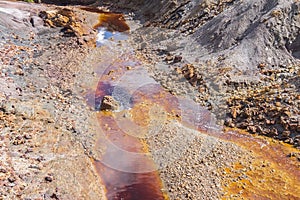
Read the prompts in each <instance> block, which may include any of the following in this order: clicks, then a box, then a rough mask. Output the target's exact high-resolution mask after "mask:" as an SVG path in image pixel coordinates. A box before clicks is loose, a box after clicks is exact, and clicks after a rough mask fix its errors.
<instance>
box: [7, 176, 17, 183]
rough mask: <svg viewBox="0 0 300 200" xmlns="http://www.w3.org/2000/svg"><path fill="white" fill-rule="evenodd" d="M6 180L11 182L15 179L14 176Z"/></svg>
mask: <svg viewBox="0 0 300 200" xmlns="http://www.w3.org/2000/svg"><path fill="white" fill-rule="evenodd" d="M8 181H9V182H10V183H13V182H15V181H16V179H15V178H14V177H9V178H8Z"/></svg>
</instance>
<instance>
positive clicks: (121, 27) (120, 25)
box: [80, 7, 130, 32]
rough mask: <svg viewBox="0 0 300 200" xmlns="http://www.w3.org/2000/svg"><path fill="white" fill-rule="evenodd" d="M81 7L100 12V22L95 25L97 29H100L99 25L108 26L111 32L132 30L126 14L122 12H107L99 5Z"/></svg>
mask: <svg viewBox="0 0 300 200" xmlns="http://www.w3.org/2000/svg"><path fill="white" fill-rule="evenodd" d="M80 9H82V10H85V11H88V12H94V13H99V18H98V20H99V22H98V24H96V25H94V28H95V29H98V28H99V27H106V28H107V30H108V31H111V32H113V31H118V32H126V31H129V30H130V27H129V26H128V24H127V23H126V20H125V18H124V15H123V14H121V13H113V12H107V11H103V10H101V9H99V8H97V7H81V8H80Z"/></svg>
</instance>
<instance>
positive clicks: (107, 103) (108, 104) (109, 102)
mask: <svg viewBox="0 0 300 200" xmlns="http://www.w3.org/2000/svg"><path fill="white" fill-rule="evenodd" d="M118 109H119V104H118V102H117V101H116V100H115V99H114V98H113V97H112V96H108V95H106V96H104V97H103V99H102V102H101V107H100V110H118Z"/></svg>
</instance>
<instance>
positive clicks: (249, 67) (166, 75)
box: [0, 0, 300, 199]
mask: <svg viewBox="0 0 300 200" xmlns="http://www.w3.org/2000/svg"><path fill="white" fill-rule="evenodd" d="M46 3H53V4H50V5H48V4H28V3H24V2H14V1H2V2H0V37H1V41H0V54H1V58H0V63H1V65H0V72H1V74H0V79H1V86H0V116H1V121H0V130H1V135H0V136H1V141H0V149H1V155H0V157H1V158H0V186H1V187H0V199H107V197H106V193H107V190H106V188H107V187H108V186H106V185H104V184H103V181H102V180H101V175H100V174H99V170H98V171H97V169H96V167H95V161H98V160H101V155H103V152H102V151H103V149H101V148H98V147H97V141H98V137H99V135H98V131H99V122H98V121H97V120H98V118H97V115H98V114H97V112H99V110H97V109H95V108H96V107H95V105H92V106H91V104H89V103H88V102H87V100H88V99H87V96H88V94H90V93H91V92H92V93H93V91H94V90H95V88H97V84H98V81H99V76H100V75H103V74H104V73H106V71H105V69H106V67H107V66H109V65H111V64H112V63H113V64H115V63H118V62H120V60H122V59H119V58H120V57H126V58H127V56H128V59H132V57H134V59H136V60H138V62H140V63H141V65H142V66H143V68H144V72H145V73H146V75H145V77H147V78H149V79H150V78H151V77H152V78H153V79H154V80H155V81H157V82H158V83H159V84H160V85H161V86H162V88H164V91H166V92H167V93H170V94H172V95H173V96H175V97H178V98H181V97H183V98H186V99H192V100H193V102H197V103H198V104H197V106H199V105H200V106H201V109H203V110H204V109H205V110H206V111H207V112H209V113H211V114H212V116H215V118H216V124H218V125H220V127H219V126H218V129H217V131H212V132H211V133H210V132H207V131H198V130H195V127H194V126H189V125H188V124H185V123H183V121H180V120H179V121H178V120H174V118H173V116H172V117H170V118H167V120H166V119H165V118H159V116H161V114H156V115H154V116H152V117H153V118H154V119H156V120H158V121H159V120H161V121H159V123H160V124H164V126H163V127H164V129H163V134H157V135H154V136H153V137H149V138H147V139H145V141H143V142H145V143H146V144H147V149H148V151H149V152H150V153H151V155H152V158H153V161H154V163H155V164H156V165H157V168H158V172H159V175H160V179H161V181H162V183H163V188H161V190H162V191H163V192H164V193H166V194H167V196H168V197H166V198H169V199H258V198H268V199H298V198H299V197H300V193H299V191H300V188H299V184H298V183H299V180H300V174H299V167H300V164H299V161H300V151H299V150H298V149H297V148H299V145H300V143H299V136H300V135H299V133H300V120H299V102H300V96H299V87H300V86H299V76H300V74H299V48H298V45H297V44H298V42H299V35H297V34H298V33H299V21H300V20H299V14H298V13H299V12H298V11H299V2H297V1H276V2H275V3H274V4H272V3H265V2H263V1H259V0H256V1H250V0H249V1H238V0H227V1H203V2H202V3H198V2H197V1H183V0H182V1H176V2H175V3H174V2H173V1H161V3H162V4H161V5H159V4H157V2H156V1H149V3H148V4H142V3H140V1H134V0H133V1H130V3H128V2H127V3H126V4H125V3H124V1H117V2H114V1H103V2H102V3H101V5H100V3H99V2H95V1H86V2H83V3H88V4H89V3H93V6H105V7H104V8H102V9H104V10H107V9H110V10H112V11H122V12H123V13H125V19H126V20H127V23H128V25H129V26H130V28H131V30H130V36H129V38H128V40H126V41H121V42H120V43H119V44H117V45H116V46H113V47H111V49H110V48H106V47H105V46H104V47H99V48H95V38H96V33H97V32H96V30H95V29H94V28H93V26H94V25H95V24H97V23H98V18H99V17H98V15H99V13H97V12H95V10H90V11H88V10H87V9H85V10H83V9H80V7H79V6H78V5H72V6H65V7H58V6H56V5H55V3H57V2H55V1H52V2H50V1H49V2H46ZM62 3H63V2H62ZM71 3H72V4H77V3H82V2H80V1H72V2H71ZM161 13H164V14H161ZM212 27H214V28H212ZM120 52H123V53H124V54H120ZM132 52H133V53H132ZM120 55H121V56H120ZM125 60H126V59H125ZM126 61H128V60H126ZM127 68H128V66H127ZM128 69H129V68H128ZM107 76H108V77H109V78H111V79H112V80H113V79H114V78H116V77H114V74H113V73H112V74H110V73H109V74H108V75H107ZM142 77H143V76H142ZM134 78H135V77H133V79H134ZM136 79H137V80H138V79H139V78H138V77H136ZM94 103H95V102H94ZM191 105H194V104H191ZM202 106H203V107H202ZM146 108H147V107H146ZM197 108H199V107H197ZM133 111H134V109H133ZM133 111H132V112H133ZM206 111H205V112H204V113H206ZM164 112H165V113H167V112H168V111H164ZM171 115H172V113H168V116H171ZM116 116H117V114H116ZM142 116H143V115H142ZM163 116H164V115H163ZM122 117H123V115H122ZM142 119H143V118H142ZM150 122H152V121H151V120H150ZM156 123H157V122H156ZM216 124H215V123H214V125H215V126H216V127H217V125H216ZM155 125H156V124H155ZM223 125H225V126H223ZM149 127H152V126H150V125H149ZM153 127H155V128H157V127H156V126H153ZM242 130H244V132H243V131H242ZM245 131H247V132H250V133H252V134H253V135H251V134H249V133H247V132H245ZM150 132H151V130H150ZM215 132H217V134H216V133H215ZM258 135H261V136H258ZM266 136H267V137H266ZM272 138H273V139H272ZM274 139H275V140H274ZM283 142H285V143H283ZM292 145H293V146H292ZM164 146H168V147H169V148H166V149H165V151H164V153H163V154H162V153H161V152H160V151H157V150H158V149H159V150H160V149H162V147H164ZM295 147H296V148H295ZM104 151H105V149H104ZM116 162H118V161H116Z"/></svg>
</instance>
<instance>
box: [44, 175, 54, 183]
mask: <svg viewBox="0 0 300 200" xmlns="http://www.w3.org/2000/svg"><path fill="white" fill-rule="evenodd" d="M45 181H47V182H52V181H53V178H52V177H51V176H46V177H45Z"/></svg>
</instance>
